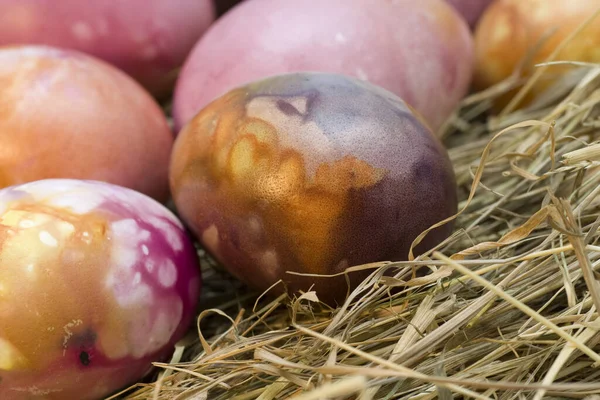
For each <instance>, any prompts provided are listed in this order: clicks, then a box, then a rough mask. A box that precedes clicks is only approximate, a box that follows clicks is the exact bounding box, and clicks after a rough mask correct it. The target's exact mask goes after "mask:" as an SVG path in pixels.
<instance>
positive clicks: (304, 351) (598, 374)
mask: <svg viewBox="0 0 600 400" xmlns="http://www.w3.org/2000/svg"><path fill="white" fill-rule="evenodd" d="M570 64H572V67H573V68H572V69H571V71H572V72H571V73H569V74H566V75H565V76H564V78H563V79H562V80H560V81H557V82H556V84H555V86H554V87H553V88H551V90H550V91H549V92H548V93H547V94H546V95H544V96H542V97H539V98H537V101H536V102H535V104H532V105H531V106H529V107H528V108H527V109H524V110H523V109H521V110H519V111H512V110H511V109H512V108H513V107H512V105H509V106H508V107H507V108H505V109H504V111H503V112H501V113H500V114H496V116H494V117H486V116H485V115H486V113H487V110H488V109H489V108H490V105H491V104H492V101H493V100H494V99H495V98H497V97H499V96H500V95H502V94H503V93H505V92H507V91H508V90H510V89H511V88H512V87H514V86H515V85H518V84H521V85H522V83H523V82H519V79H518V78H517V75H515V77H513V78H511V79H509V80H508V81H505V82H503V83H502V84H500V85H497V86H496V87H493V88H491V89H488V90H487V91H486V92H482V93H476V94H474V95H472V96H470V97H468V98H466V99H465V100H464V102H463V103H462V106H461V107H460V110H459V111H458V112H457V115H456V116H455V118H453V119H452V120H451V121H450V122H449V123H448V124H447V126H446V127H445V129H444V130H443V136H444V140H445V142H446V145H447V146H448V148H449V151H450V155H451V158H452V160H453V162H454V165H455V170H456V175H457V179H458V184H459V191H460V199H461V202H460V205H459V210H460V211H459V213H458V214H457V215H456V229H455V233H454V235H453V236H452V237H450V238H449V239H448V240H447V241H446V242H444V243H443V244H441V245H440V246H438V247H437V248H436V249H433V250H432V251H430V252H429V253H427V254H425V255H421V256H419V257H417V258H415V259H414V260H412V261H409V262H394V263H391V262H382V263H377V264H373V265H366V266H361V267H356V268H369V269H371V271H372V273H371V275H370V277H369V278H368V279H366V280H365V281H364V282H363V283H362V285H360V287H358V288H357V289H356V290H354V291H353V292H352V293H351V294H350V296H349V298H348V301H347V302H346V303H345V304H344V305H343V306H341V307H339V308H337V309H331V308H328V307H326V306H325V305H323V304H321V303H319V302H318V299H317V297H316V296H315V294H314V293H311V292H309V293H305V294H303V295H302V296H300V297H298V298H294V299H290V298H287V297H285V296H281V297H278V298H276V299H274V298H273V297H269V296H268V295H261V294H260V293H253V292H251V291H249V290H248V289H247V288H245V287H243V286H242V285H241V284H240V283H238V282H237V281H236V280H234V279H232V278H230V277H229V276H228V275H227V274H226V273H224V272H223V270H222V269H220V268H219V267H218V266H215V265H214V263H212V262H211V261H210V260H209V259H208V258H207V257H206V256H205V255H203V256H202V260H203V271H204V276H205V286H204V293H203V296H202V299H201V304H202V307H203V310H204V311H202V312H201V313H200V314H199V316H198V319H197V329H196V330H193V332H192V333H191V334H190V335H189V336H188V337H187V338H186V339H185V340H183V341H182V342H181V343H180V345H179V346H178V347H177V348H176V350H175V353H174V355H173V357H172V360H171V361H170V362H168V363H156V366H157V367H158V368H157V372H156V373H155V374H154V375H153V376H152V377H151V379H149V381H148V382H147V383H140V384H137V385H136V386H135V387H133V388H130V389H129V390H127V391H126V392H124V393H122V394H121V395H120V396H121V397H120V398H126V399H128V400H134V399H135V400H142V399H143V400H147V399H148V400H149V399H158V400H167V399H173V400H175V399H177V400H182V399H188V400H192V399H193V400H201V399H209V400H222V399H227V400H246V399H258V400H269V399H287V398H292V399H296V400H309V399H319V400H321V399H331V400H333V399H360V400H368V399H423V400H425V399H434V398H439V399H450V398H473V399H525V398H528V399H529V398H533V399H535V400H538V399H541V398H545V399H546V398H548V399H549V398H555V399H557V398H561V399H564V398H589V399H592V398H594V399H598V398H600V397H598V396H596V395H597V394H600V383H599V382H600V369H599V368H598V366H599V365H600V332H599V331H600V320H599V319H598V311H597V310H598V309H600V282H599V279H600V278H599V276H600V275H598V273H599V271H600V242H599V241H600V233H599V227H600V197H599V196H598V194H599V193H600V169H599V168H598V167H599V166H600V140H599V139H600V137H599V136H600V130H599V128H600V65H585V64H575V63H570ZM553 67H554V65H553V63H546V64H544V65H542V66H539V69H538V70H537V72H536V75H534V76H533V77H532V78H531V79H530V80H529V81H528V83H527V84H526V85H525V86H524V87H522V89H521V91H520V92H519V93H520V94H517V96H520V95H522V94H523V93H524V92H525V91H527V90H528V87H529V85H530V84H532V83H533V82H534V81H535V79H537V78H539V74H540V73H541V72H542V71H543V70H544V69H548V68H553ZM596 141H598V143H596ZM201 255H202V254H201ZM417 267H419V268H421V269H422V268H426V269H429V273H428V274H427V275H425V276H422V274H420V275H415V274H414V271H415V269H416V268H417Z"/></svg>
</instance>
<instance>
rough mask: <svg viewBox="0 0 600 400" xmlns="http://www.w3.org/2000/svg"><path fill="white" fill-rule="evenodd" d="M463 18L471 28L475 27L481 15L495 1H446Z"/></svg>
mask: <svg viewBox="0 0 600 400" xmlns="http://www.w3.org/2000/svg"><path fill="white" fill-rule="evenodd" d="M446 1H447V2H448V3H450V4H452V6H454V8H456V10H457V11H458V12H459V13H460V15H462V16H463V18H464V19H465V20H466V21H467V23H468V24H469V26H471V27H474V26H475V25H477V21H479V18H480V17H481V14H483V12H484V11H485V9H486V8H487V7H488V6H489V5H490V4H491V3H492V1H493V0H446Z"/></svg>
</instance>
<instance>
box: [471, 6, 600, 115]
mask: <svg viewBox="0 0 600 400" xmlns="http://www.w3.org/2000/svg"><path fill="white" fill-rule="evenodd" d="M599 8H600V0H575V1H572V0H552V1H548V0H496V1H495V2H494V3H492V5H491V6H489V7H488V9H487V10H486V12H485V13H484V15H483V17H482V18H481V20H480V22H479V25H478V27H477V30H476V32H475V59H476V70H475V78H474V84H475V86H476V88H477V89H484V88H487V87H489V86H491V85H494V84H496V83H498V82H500V81H501V80H503V79H505V78H507V77H509V76H510V75H511V74H512V73H513V71H514V70H515V69H516V68H517V67H518V66H519V64H520V63H522V62H523V61H524V60H525V57H526V56H527V57H530V58H528V59H527V60H526V62H525V64H524V67H523V70H522V75H523V76H525V77H526V76H530V75H531V74H532V72H533V71H534V65H535V64H537V63H541V62H544V61H546V59H547V57H548V56H550V54H551V53H552V52H553V51H554V50H555V49H556V48H557V46H559V44H560V43H561V42H562V41H563V40H565V38H567V37H568V36H569V35H570V34H571V33H572V32H573V31H574V30H575V29H577V28H578V27H579V26H580V24H582V23H583V22H584V21H585V20H586V19H587V18H589V17H590V16H591V15H592V14H593V13H594V12H596V11H597V10H598V9H599ZM542 40H543V42H542ZM538 46H540V47H539V48H537V47H538ZM528 54H530V56H528ZM555 61H587V62H600V17H596V20H595V21H592V23H591V24H590V25H588V26H587V27H586V28H585V29H584V30H583V31H582V32H580V33H579V34H578V35H577V36H576V37H575V38H574V39H573V40H572V41H571V42H570V43H569V44H568V45H567V46H566V47H565V48H563V49H562V50H561V51H560V53H559V54H558V56H557V57H556V58H555ZM572 69H573V67H571V66H564V65H563V66H551V67H549V68H548V69H547V70H546V72H545V73H544V74H543V76H542V77H541V79H540V80H539V81H538V83H537V84H536V85H535V86H534V88H533V90H532V91H531V95H530V96H528V97H527V98H526V99H525V101H524V102H523V103H522V104H521V105H525V104H527V103H528V102H530V101H531V99H532V98H533V97H534V96H535V95H536V94H539V93H540V92H542V91H543V90H544V89H546V88H548V87H549V86H550V84H552V82H555V81H556V79H558V78H560V77H561V76H562V75H563V74H564V73H565V72H566V71H569V70H572ZM505 102H506V99H504V101H503V102H502V103H505Z"/></svg>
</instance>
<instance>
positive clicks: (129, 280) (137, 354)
mask: <svg viewBox="0 0 600 400" xmlns="http://www.w3.org/2000/svg"><path fill="white" fill-rule="evenodd" d="M200 279H201V278H200V273H199V267H198V260H197V256H196V252H195V250H194V247H193V245H192V242H191V240H190V239H189V238H188V236H186V231H185V230H184V228H183V226H182V225H181V222H180V221H179V220H178V219H177V218H176V217H175V216H174V215H173V214H172V213H171V212H170V211H168V210H167V209H166V208H165V207H164V206H162V205H160V204H159V203H157V202H155V201H154V200H152V199H150V198H149V197H146V196H144V195H142V194H140V193H138V192H134V191H132V190H129V189H126V188H123V187H119V186H115V185H110V184H106V183H102V182H95V181H78V180H62V179H58V180H43V181H37V182H32V183H27V184H24V185H19V186H13V187H9V188H5V189H3V190H1V191H0V398H2V399H11V400H31V399H40V400H65V399H81V400H87V399H90V400H93V399H101V398H104V396H107V395H109V394H111V393H113V392H115V391H116V390H119V389H121V388H124V386H126V385H129V384H133V383H135V382H136V381H137V380H139V379H141V378H142V377H143V376H144V375H145V374H146V373H147V372H148V370H149V369H150V367H151V362H153V361H160V360H163V359H164V358H165V357H168V356H169V355H170V354H171V353H172V351H173V350H174V344H175V342H176V341H177V340H179V338H181V337H182V336H183V334H184V333H185V332H186V331H187V329H188V328H189V325H190V322H191V321H192V318H193V316H194V312H195V306H196V302H197V297H198V292H199V289H200V284H201V280H200Z"/></svg>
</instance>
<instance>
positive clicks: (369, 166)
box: [170, 73, 457, 302]
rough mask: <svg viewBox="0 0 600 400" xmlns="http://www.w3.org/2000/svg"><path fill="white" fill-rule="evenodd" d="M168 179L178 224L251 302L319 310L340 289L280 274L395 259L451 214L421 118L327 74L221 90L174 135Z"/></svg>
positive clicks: (447, 174) (442, 164)
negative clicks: (305, 299)
mask: <svg viewBox="0 0 600 400" xmlns="http://www.w3.org/2000/svg"><path fill="white" fill-rule="evenodd" d="M170 171H171V173H170V179H171V187H172V193H173V198H174V201H175V204H176V206H177V209H178V212H179V215H180V216H181V218H182V220H183V221H184V222H185V223H187V224H188V225H189V226H190V228H191V229H192V230H193V232H194V233H195V234H196V236H197V237H198V238H199V239H200V241H201V243H202V244H203V245H204V246H205V248H206V249H207V250H208V251H209V252H210V253H211V254H213V255H214V256H215V257H216V258H217V259H218V260H219V261H220V262H221V263H222V264H223V265H224V266H225V267H226V268H228V269H229V271H231V272H232V273H233V274H234V275H236V276H237V277H239V278H240V279H241V280H242V281H245V282H246V283H248V284H250V285H251V286H253V287H255V288H258V289H260V290H264V289H267V288H268V287H270V286H271V285H273V284H274V283H275V282H277V281H278V280H280V279H282V280H283V281H284V282H285V283H286V284H287V285H288V287H289V289H290V292H294V293H295V292H297V291H298V290H300V289H301V290H308V289H309V288H310V287H312V286H313V285H315V286H314V287H313V288H314V289H315V290H316V291H317V295H318V296H319V298H320V299H322V300H325V301H328V302H329V301H331V300H341V296H343V295H344V294H345V293H346V289H347V285H346V284H345V280H344V278H340V279H318V278H311V277H300V276H295V275H290V274H287V273H286V272H287V271H296V272H300V273H313V274H333V273H338V272H342V271H343V270H345V269H346V268H347V267H349V266H353V265H358V264H362V263H367V262H374V261H378V260H389V259H403V258H406V257H407V255H408V251H409V247H410V245H411V243H412V241H413V239H415V237H416V236H417V235H419V234H420V233H421V232H422V231H423V230H425V229H427V228H429V227H430V226H431V225H433V224H435V223H437V222H439V221H441V220H443V219H444V218H446V217H448V216H450V215H452V214H453V213H454V212H455V211H456V207H457V203H456V201H457V200H456V187H455V181H454V173H453V170H452V165H451V164H450V161H449V158H448V155H447V153H446V150H445V149H444V147H443V146H442V145H441V144H440V142H439V140H438V139H437V138H436V137H435V136H434V135H433V133H432V132H431V131H430V130H429V129H427V128H426V127H425V126H424V124H423V123H422V121H421V119H420V117H419V116H418V115H417V114H415V113H414V112H413V111H412V110H411V109H410V108H409V107H408V106H407V105H406V104H405V103H404V102H403V101H402V100H400V99H399V98H398V97H396V96H395V95H393V94H392V93H390V92H388V91H385V90H383V89H381V88H379V87H376V86H374V85H371V84H369V83H366V82H364V81H360V80H358V79H354V78H349V77H345V76H342V75H335V74H325V73H296V74H285V75H280V76H275V77H270V78H267V79H264V80H259V81H256V82H253V83H251V84H248V85H247V86H242V87H239V88H237V89H234V90H232V91H230V92H228V93H227V94H226V95H224V96H222V97H220V98H219V99H217V100H215V101H214V102H212V103H211V104H210V105H208V106H207V107H206V108H204V109H203V110H202V111H201V112H200V113H199V114H198V115H196V116H195V117H194V119H193V120H192V121H191V122H190V123H189V124H188V125H187V126H186V127H185V128H184V129H183V131H182V132H181V133H180V135H179V136H178V138H177V140H176V142H175V147H174V149H173V155H172V164H171V170H170ZM451 229H452V227H451V226H450V225H445V226H444V227H443V228H441V229H438V230H436V231H434V232H433V233H432V234H430V235H428V236H427V237H426V240H425V241H424V243H423V246H422V247H420V249H425V248H426V249H429V247H430V246H432V245H434V244H436V243H438V242H439V241H440V240H442V239H443V238H445V237H446V235H448V233H449V232H450V230H451ZM360 277H361V275H358V274H357V275H354V276H353V278H355V279H359V278H360ZM362 277H364V275H362ZM278 288H279V289H282V286H279V287H278Z"/></svg>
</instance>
